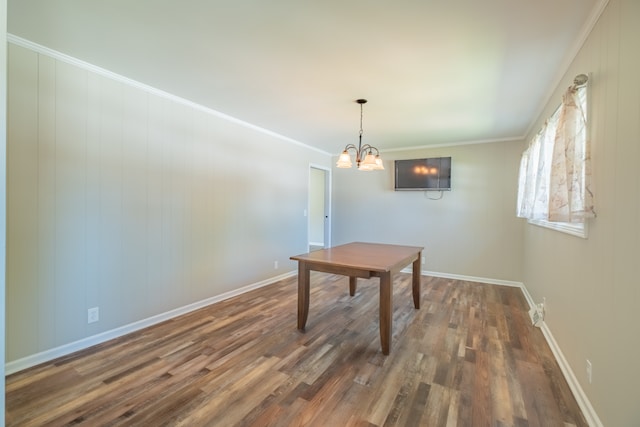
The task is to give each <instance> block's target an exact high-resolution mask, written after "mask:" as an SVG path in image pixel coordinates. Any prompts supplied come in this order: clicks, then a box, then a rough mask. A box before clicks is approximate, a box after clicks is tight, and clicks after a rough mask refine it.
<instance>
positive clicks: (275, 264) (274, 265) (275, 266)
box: [273, 261, 278, 270]
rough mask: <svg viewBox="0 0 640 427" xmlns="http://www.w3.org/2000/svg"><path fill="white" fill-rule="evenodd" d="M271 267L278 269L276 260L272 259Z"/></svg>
mask: <svg viewBox="0 0 640 427" xmlns="http://www.w3.org/2000/svg"><path fill="white" fill-rule="evenodd" d="M273 269H274V270H277V269H278V261H273Z"/></svg>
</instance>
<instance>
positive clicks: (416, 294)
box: [412, 252, 422, 308]
mask: <svg viewBox="0 0 640 427" xmlns="http://www.w3.org/2000/svg"><path fill="white" fill-rule="evenodd" d="M421 260H422V252H420V253H418V259H416V260H415V261H413V275H412V283H413V306H414V307H415V308H420V273H421V266H420V261H421Z"/></svg>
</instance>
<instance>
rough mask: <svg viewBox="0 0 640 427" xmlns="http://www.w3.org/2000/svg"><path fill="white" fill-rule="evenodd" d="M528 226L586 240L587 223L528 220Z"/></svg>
mask: <svg viewBox="0 0 640 427" xmlns="http://www.w3.org/2000/svg"><path fill="white" fill-rule="evenodd" d="M528 222H529V224H532V225H537V226H538V227H544V228H550V229H552V230H556V231H560V232H561V233H566V234H570V235H572V236H576V237H581V238H583V239H586V238H588V230H587V222H586V221H585V222H583V223H578V224H572V223H569V222H549V221H545V220H544V219H530V220H528Z"/></svg>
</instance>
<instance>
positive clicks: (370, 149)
mask: <svg viewBox="0 0 640 427" xmlns="http://www.w3.org/2000/svg"><path fill="white" fill-rule="evenodd" d="M362 151H369V152H371V154H373V153H372V152H373V151H375V152H376V156H378V155H380V151H378V149H377V148H376V147H374V146H373V145H369V144H365V145H363V146H362Z"/></svg>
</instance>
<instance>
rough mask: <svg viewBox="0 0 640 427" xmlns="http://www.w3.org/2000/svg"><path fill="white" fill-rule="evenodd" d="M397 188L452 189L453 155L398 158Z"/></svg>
mask: <svg viewBox="0 0 640 427" xmlns="http://www.w3.org/2000/svg"><path fill="white" fill-rule="evenodd" d="M395 189H396V191H399V190H422V191H424V190H438V191H448V190H451V157H432V158H428V159H410V160H396V161H395Z"/></svg>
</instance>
